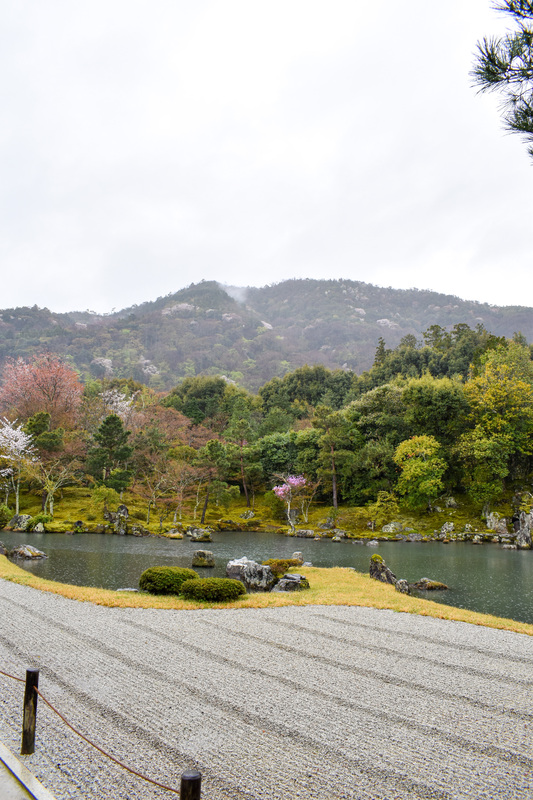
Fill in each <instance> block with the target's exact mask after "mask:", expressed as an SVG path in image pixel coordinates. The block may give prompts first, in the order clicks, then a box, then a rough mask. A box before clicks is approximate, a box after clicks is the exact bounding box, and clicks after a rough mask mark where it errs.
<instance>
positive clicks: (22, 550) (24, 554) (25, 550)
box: [9, 544, 48, 560]
mask: <svg viewBox="0 0 533 800" xmlns="http://www.w3.org/2000/svg"><path fill="white" fill-rule="evenodd" d="M9 555H10V556H11V558H25V559H28V560H29V559H35V558H48V556H47V555H46V553H43V552H42V551H41V550H37V548H36V547H32V545H31V544H21V545H19V546H18V547H15V549H14V550H12V551H11V552H10V554H9Z"/></svg>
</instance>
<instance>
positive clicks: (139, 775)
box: [0, 670, 180, 795]
mask: <svg viewBox="0 0 533 800" xmlns="http://www.w3.org/2000/svg"><path fill="white" fill-rule="evenodd" d="M0 675H4V676H5V677H6V678H12V679H13V680H14V681H20V683H25V681H24V680H23V679H22V678H17V677H15V675H10V674H9V673H7V672H3V671H2V670H0ZM33 688H34V690H35V692H36V694H38V695H39V697H40V698H41V700H42V701H43V702H44V703H46V705H47V706H48V707H49V708H50V709H51V710H52V711H53V712H54V713H55V714H57V716H58V717H59V718H60V719H61V720H62V721H63V722H64V723H65V725H66V726H67V728H70V730H71V731H73V732H74V733H75V734H76V735H77V736H79V737H80V739H83V741H84V742H87V744H90V745H91V747H94V749H95V750H98V752H99V753H101V754H102V755H103V756H105V757H106V758H109V760H110V761H113V763H114V764H118V766H119V767H122V769H125V770H126V771H127V772H130V773H131V774H132V775H135V776H136V777H137V778H141V779H142V780H144V781H148V783H151V784H153V785H154V786H158V787H159V788H160V789H164V790H165V791H167V792H172V793H173V794H177V795H179V794H180V790H179V789H173V788H172V786H167V785H166V784H164V783H159V781H156V780H154V779H153V778H149V777H148V776H147V775H143V773H142V772H137V771H136V770H134V769H132V768H131V767H128V766H127V764H124V763H123V762H122V761H120V760H119V759H118V758H115V757H114V756H112V755H111V754H110V753H108V752H107V751H106V750H103V749H102V748H101V747H99V746H98V745H97V744H96V743H95V742H92V741H91V740H90V739H88V738H87V736H84V734H83V733H81V731H79V730H77V728H75V727H74V725H72V724H71V723H70V722H69V721H68V720H67V719H66V718H65V717H64V716H63V714H61V713H60V712H59V711H58V710H57V708H55V706H53V705H52V703H51V702H50V701H49V700H47V699H46V697H45V696H44V695H43V693H42V692H41V691H40V690H39V689H38V688H37V687H36V686H34V687H33Z"/></svg>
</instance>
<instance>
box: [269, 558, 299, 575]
mask: <svg viewBox="0 0 533 800" xmlns="http://www.w3.org/2000/svg"><path fill="white" fill-rule="evenodd" d="M262 564H263V566H264V567H270V569H271V570H272V574H273V575H274V577H276V578H280V577H281V576H282V575H284V574H285V573H286V572H287V571H288V570H289V569H292V568H293V567H301V566H302V562H301V561H298V559H297V558H269V559H268V560H267V561H263V562H262Z"/></svg>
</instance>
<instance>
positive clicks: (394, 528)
mask: <svg viewBox="0 0 533 800" xmlns="http://www.w3.org/2000/svg"><path fill="white" fill-rule="evenodd" d="M381 531H382V533H401V531H403V525H402V523H401V522H397V521H395V522H388V523H387V524H386V525H384V526H383V527H382V529H381Z"/></svg>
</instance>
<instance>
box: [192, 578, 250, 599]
mask: <svg viewBox="0 0 533 800" xmlns="http://www.w3.org/2000/svg"><path fill="white" fill-rule="evenodd" d="M181 594H182V595H183V596H184V597H186V598H187V599H188V600H207V601H208V602H210V603H215V602H220V601H226V600H227V601H229V600H236V599H237V598H238V597H240V596H241V595H243V594H246V589H245V588H244V584H243V583H241V581H236V580H233V578H199V579H198V580H196V581H185V583H183V584H182V586H181Z"/></svg>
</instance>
